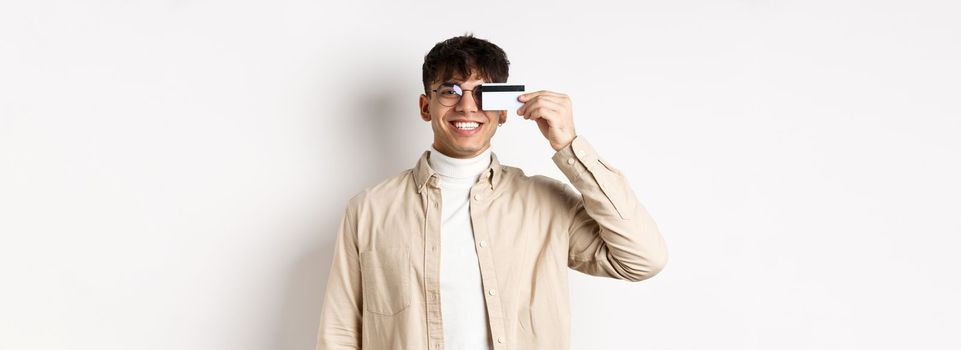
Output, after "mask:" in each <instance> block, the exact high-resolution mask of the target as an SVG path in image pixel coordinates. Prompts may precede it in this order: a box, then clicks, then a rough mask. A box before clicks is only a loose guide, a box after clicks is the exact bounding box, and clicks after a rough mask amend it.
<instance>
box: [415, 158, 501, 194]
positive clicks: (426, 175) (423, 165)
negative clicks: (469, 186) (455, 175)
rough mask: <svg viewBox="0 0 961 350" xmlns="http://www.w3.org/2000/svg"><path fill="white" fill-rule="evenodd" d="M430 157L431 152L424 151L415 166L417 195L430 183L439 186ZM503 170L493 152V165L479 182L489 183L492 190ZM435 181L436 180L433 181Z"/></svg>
mask: <svg viewBox="0 0 961 350" xmlns="http://www.w3.org/2000/svg"><path fill="white" fill-rule="evenodd" d="M429 156H430V150H427V151H424V153H423V154H421V155H420V159H418V160H417V165H415V166H414V169H413V172H414V185H416V186H417V193H421V192H422V191H423V190H424V186H426V185H427V182H428V181H434V182H433V184H434V185H435V186H436V185H437V182H436V181H437V172H436V171H434V169H432V168H431V167H430V162H429V161H428V160H427V158H428V157H429ZM502 171H503V169H502V168H501V163H500V162H499V161H497V154H495V153H494V152H493V151H492V152H491V165H490V166H488V167H487V169H486V170H484V172H483V173H482V174H483V175H481V179H480V180H478V181H487V183H488V184H489V185H490V188H491V190H493V189H494V186H496V185H497V182H498V181H499V180H500V177H501V175H502ZM431 179H434V180H431Z"/></svg>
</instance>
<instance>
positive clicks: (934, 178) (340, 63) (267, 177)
mask: <svg viewBox="0 0 961 350" xmlns="http://www.w3.org/2000/svg"><path fill="white" fill-rule="evenodd" d="M587 3H591V4H586V3H578V4H571V5H562V4H560V3H558V2H544V3H523V4H516V3H515V4H510V3H508V2H503V3H498V2H478V1H473V2H472V1H462V2H432V3H426V2H413V1H393V2H383V3H380V4H361V3H353V2H348V1H338V2H320V1H271V2H267V1H263V2H261V3H243V2H238V1H225V0H218V1H153V2H146V1H144V2H135V1H86V2H83V3H80V2H71V1H19V2H15V1H4V2H3V3H2V5H0V348H2V349H11V350H13V349H97V350H101V349H198V350H210V349H234V350H268V349H283V350H293V349H311V348H312V347H313V345H314V336H315V334H316V324H317V321H318V315H319V311H320V306H321V303H322V301H323V300H322V291H323V288H324V284H325V283H326V278H327V270H328V268H329V265H330V258H331V253H332V249H333V247H332V244H333V242H334V234H335V229H336V227H337V223H338V220H339V219H340V216H341V215H342V214H343V209H344V206H345V205H346V201H347V199H348V198H350V196H352V195H353V194H355V193H357V192H359V191H361V190H362V189H363V188H364V187H366V186H369V185H371V184H373V183H375V182H377V181H379V180H381V179H383V178H385V177H388V176H391V175H394V174H396V173H399V172H401V171H403V170H404V169H407V168H410V167H412V166H413V165H414V163H415V162H416V160H417V157H418V156H419V155H420V153H421V152H422V151H424V150H425V149H427V147H429V145H430V142H431V132H430V128H429V125H428V124H427V123H425V122H423V121H421V120H420V118H419V115H418V114H417V107H416V106H417V97H418V94H419V93H420V92H421V91H422V87H421V70H420V68H421V66H420V65H421V63H422V59H423V56H424V54H426V53H427V51H428V50H429V49H430V48H431V46H433V45H434V43H436V42H438V41H441V40H443V39H446V38H448V37H451V36H454V35H459V34H463V33H465V32H468V31H470V32H473V33H474V34H475V35H477V36H478V37H481V38H486V39H489V40H491V41H493V42H494V43H496V44H498V45H500V46H501V47H503V48H504V49H505V50H506V51H507V52H508V55H509V58H510V60H511V62H512V65H511V73H512V74H511V81H514V82H521V83H526V84H527V85H528V87H529V88H534V89H549V90H554V91H560V92H564V93H567V94H569V95H570V96H571V97H572V100H573V102H574V120H575V123H576V127H577V132H578V133H579V134H581V135H583V136H585V137H586V138H588V139H589V140H590V141H591V143H592V144H594V146H595V147H596V148H597V149H598V151H599V152H600V154H601V156H602V157H604V158H605V159H607V160H610V161H611V163H613V164H614V165H615V166H617V167H618V168H619V169H621V170H622V171H623V172H625V173H626V174H627V175H628V176H629V181H630V183H631V184H632V185H633V188H634V191H635V193H636V194H637V195H638V197H639V198H640V199H641V201H642V203H644V205H645V206H646V207H647V208H648V209H649V211H650V212H651V214H652V215H653V216H654V218H655V220H656V221H657V222H658V225H659V227H660V228H661V230H662V232H663V234H664V236H665V238H666V240H667V242H668V247H669V249H670V256H671V260H670V262H669V263H668V266H667V268H666V269H665V270H664V271H663V272H662V273H661V274H660V275H658V276H657V277H654V278H653V279H651V280H648V281H645V282H641V283H629V282H624V281H618V280H612V279H601V278H596V277H589V276H586V275H583V274H580V273H578V272H575V271H573V270H571V272H570V273H571V275H570V276H571V286H570V287H571V297H572V318H573V323H572V332H571V333H572V334H571V336H572V348H573V349H958V348H959V347H961V339H959V338H958V336H957V331H958V330H959V329H961V301H959V297H958V295H959V294H961V281H959V276H961V273H959V272H958V271H957V270H958V269H959V267H961V258H959V257H958V254H957V251H958V250H959V244H961V239H959V238H958V237H959V234H961V180H959V179H961V105H959V96H961V24H959V23H961V22H959V21H958V18H959V15H961V6H959V5H957V3H956V2H952V1H748V0H744V1H647V2H631V3H623V4H613V3H607V4H601V3H595V2H587ZM493 147H494V151H495V152H497V154H498V156H499V157H500V158H501V160H502V162H503V163H505V164H510V165H515V166H520V167H522V168H524V169H525V170H526V171H527V173H528V174H544V175H548V176H552V177H555V178H558V179H564V180H565V181H566V179H565V178H564V177H563V175H562V174H561V173H560V171H559V170H558V169H557V168H556V166H555V165H554V164H553V163H552V162H551V160H550V156H551V155H552V154H553V150H552V149H551V148H550V146H549V145H548V143H547V141H546V140H545V139H544V138H543V136H542V135H541V134H540V132H539V131H538V130H537V128H536V126H535V125H534V124H533V122H529V121H525V120H523V119H522V118H520V117H517V116H512V118H511V119H510V120H509V121H508V123H507V124H505V125H504V127H503V129H501V130H500V131H499V132H498V134H497V135H496V136H495V138H494V146H493Z"/></svg>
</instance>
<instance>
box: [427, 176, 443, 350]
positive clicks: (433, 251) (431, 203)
mask: <svg viewBox="0 0 961 350" xmlns="http://www.w3.org/2000/svg"><path fill="white" fill-rule="evenodd" d="M428 185H429V186H428V188H427V190H426V191H424V192H423V195H424V196H425V197H426V198H425V200H424V210H425V217H424V242H425V243H426V244H424V286H425V289H426V293H427V340H428V343H429V349H432V350H441V349H443V348H444V324H443V318H442V314H441V308H440V305H441V304H440V225H441V222H440V220H441V193H440V186H438V184H437V176H436V175H431V177H430V180H428Z"/></svg>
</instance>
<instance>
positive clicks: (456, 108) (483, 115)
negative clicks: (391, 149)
mask: <svg viewBox="0 0 961 350" xmlns="http://www.w3.org/2000/svg"><path fill="white" fill-rule="evenodd" d="M482 83H485V81H484V80H483V79H480V77H478V76H477V75H476V74H473V75H471V76H470V77H469V78H467V79H466V80H460V79H453V80H450V81H437V82H433V83H432V84H431V86H430V89H431V90H436V89H438V88H440V87H441V86H442V85H444V84H447V85H450V84H457V85H459V86H460V87H461V89H463V90H465V91H464V92H463V98H461V99H460V101H459V102H457V103H456V104H454V105H453V106H445V105H444V104H442V103H441V97H440V96H439V95H438V94H437V93H435V92H431V93H430V94H429V95H421V96H420V115H421V119H423V120H424V121H429V122H430V124H431V128H432V129H433V130H434V148H436V149H437V150H438V151H440V152H441V153H443V154H445V155H447V156H449V157H453V158H472V157H475V156H477V155H478V154H480V153H482V152H484V151H485V150H487V148H488V147H490V140H491V138H492V137H494V133H495V132H496V131H497V124H498V123H501V122H504V121H506V119H507V112H506V111H486V112H485V111H482V110H480V106H478V105H477V102H476V100H475V97H474V91H473V90H475V89H476V88H477V87H479V86H480V84H482ZM466 90H471V91H466ZM474 123H477V124H476V126H477V127H476V128H473V129H471V127H473V126H474ZM458 126H460V127H458Z"/></svg>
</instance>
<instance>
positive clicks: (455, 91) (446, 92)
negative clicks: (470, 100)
mask: <svg viewBox="0 0 961 350" xmlns="http://www.w3.org/2000/svg"><path fill="white" fill-rule="evenodd" d="M475 90H477V91H475ZM431 91H432V92H434V93H435V94H437V99H438V100H439V101H440V104H442V105H444V106H446V107H453V106H455V105H457V104H458V103H460V99H461V97H464V92H466V91H470V92H471V94H472V95H474V102H475V103H476V104H477V106H478V107H480V106H481V94H479V93H477V92H480V89H479V86H478V89H474V90H464V89H462V88H461V87H460V85H457V84H446V83H445V84H441V86H440V87H438V88H436V89H434V90H431Z"/></svg>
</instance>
